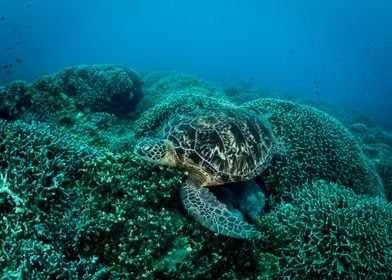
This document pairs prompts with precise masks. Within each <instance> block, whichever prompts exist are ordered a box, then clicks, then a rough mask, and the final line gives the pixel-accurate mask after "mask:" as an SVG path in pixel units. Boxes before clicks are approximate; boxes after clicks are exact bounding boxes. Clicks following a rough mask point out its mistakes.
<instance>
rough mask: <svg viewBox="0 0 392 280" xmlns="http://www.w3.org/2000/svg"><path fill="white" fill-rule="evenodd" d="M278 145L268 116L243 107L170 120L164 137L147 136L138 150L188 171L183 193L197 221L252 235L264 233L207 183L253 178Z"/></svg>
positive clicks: (197, 112) (220, 230) (223, 230)
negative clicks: (216, 193)
mask: <svg viewBox="0 0 392 280" xmlns="http://www.w3.org/2000/svg"><path fill="white" fill-rule="evenodd" d="M274 150H275V139H274V137H273V134H272V129H271V125H270V123H269V121H268V119H267V118H266V117H263V116H260V115H256V114H254V113H250V112H246V111H244V110H243V109H197V110H195V111H192V112H190V113H186V114H183V115H178V116H176V117H174V118H173V119H172V120H170V121H169V122H168V123H167V124H166V126H165V127H164V130H163V137H162V138H142V139H141V140H140V141H139V142H138V143H137V144H136V146H135V148H134V153H135V154H136V155H138V156H139V157H141V158H142V159H144V160H147V161H149V162H152V163H155V164H162V165H167V166H174V167H178V168H180V169H182V170H184V171H186V172H187V174H188V179H187V180H186V182H185V183H184V185H183V186H182V189H181V199H182V202H183V204H184V207H185V209H186V210H187V212H188V213H189V214H190V215H191V216H192V217H193V218H194V219H196V221H198V222H199V223H201V224H202V225H203V226H205V227H207V228H208V229H210V230H212V231H214V232H216V233H218V234H224V235H227V236H230V237H234V238H252V237H255V236H257V235H258V234H259V232H258V231H257V230H256V229H255V227H254V226H252V225H250V224H248V223H247V222H245V221H243V220H241V219H239V218H237V217H236V216H235V215H234V214H233V213H231V212H230V211H229V210H228V209H227V207H226V205H225V204H223V203H221V202H219V201H218V200H217V199H216V197H215V196H214V194H213V193H211V192H210V191H209V190H208V188H206V187H207V186H216V185H222V184H225V183H228V182H239V181H245V180H249V179H252V178H254V177H255V176H257V175H259V174H260V173H261V172H262V171H263V170H264V169H265V168H266V167H267V166H268V165H269V163H270V160H271V158H272V156H273V154H274Z"/></svg>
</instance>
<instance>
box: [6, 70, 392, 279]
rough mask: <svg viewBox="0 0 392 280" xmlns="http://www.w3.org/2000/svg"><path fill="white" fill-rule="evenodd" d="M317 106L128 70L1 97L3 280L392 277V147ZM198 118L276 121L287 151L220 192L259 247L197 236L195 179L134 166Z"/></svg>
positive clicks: (360, 118) (378, 134) (67, 74)
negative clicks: (176, 126) (186, 196)
mask: <svg viewBox="0 0 392 280" xmlns="http://www.w3.org/2000/svg"><path fill="white" fill-rule="evenodd" d="M306 104H307V102H306V100H303V99H300V98H299V97H296V96H295V95H293V94H291V93H285V92H281V91H278V90H273V89H268V88H266V89H262V88H256V87H252V86H249V85H247V84H237V85H232V86H226V87H218V86H214V85H213V84H210V83H208V82H206V81H203V80H201V79H199V78H197V77H194V76H190V75H186V74H181V73H176V72H172V71H149V72H139V73H137V72H135V71H134V70H131V69H128V68H124V67H120V66H114V65H91V66H84V65H83V66H77V67H72V68H68V69H64V70H63V71H61V72H58V73H55V74H51V75H46V76H42V77H40V78H38V79H37V80H36V81H34V82H33V83H32V84H28V83H26V82H23V81H14V82H12V83H9V84H7V85H4V86H3V87H0V212H1V216H0V240H1V247H0V274H1V279H391V278H392V243H391V242H392V206H391V203H390V201H391V200H392V179H391V178H392V134H391V133H388V132H387V131H386V130H385V129H382V128H381V127H380V126H379V125H378V124H377V122H375V121H374V120H373V119H372V118H370V117H368V116H365V115H361V114H359V113H357V112H347V111H346V110H345V109H344V108H339V107H337V106H334V105H330V104H323V103H319V104H308V105H306ZM315 106H316V107H318V108H315ZM197 108H217V109H219V108H225V109H230V108H242V109H244V110H248V111H252V112H255V113H257V114H268V115H270V117H269V120H270V122H271V124H272V128H273V131H274V134H275V136H276V138H277V139H278V140H279V142H280V143H284V146H285V152H284V153H282V154H278V155H276V156H275V157H274V158H273V159H272V162H271V164H270V166H269V167H268V168H267V169H266V170H265V171H264V172H263V173H262V174H260V176H258V177H257V178H256V179H255V181H254V182H252V183H248V184H234V185H231V186H226V187H225V186H224V187H215V190H214V191H215V192H216V195H217V196H218V197H219V198H220V199H222V200H223V201H224V202H225V203H226V204H227V206H228V207H229V208H230V209H231V210H232V211H234V212H237V213H239V215H241V216H242V217H244V219H247V220H248V222H249V223H252V224H254V225H255V226H256V228H257V229H258V230H259V231H260V232H261V235H260V236H259V237H258V238H256V239H245V240H241V239H233V238H230V237H226V236H221V235H216V234H214V233H213V232H211V231H209V230H207V229H206V228H204V227H203V226H201V225H200V224H198V223H197V222H196V221H194V220H193V219H192V218H191V217H190V216H188V215H187V214H186V212H185V210H184V209H183V207H182V204H181V201H180V199H179V195H178V193H179V190H180V188H181V184H182V182H183V181H184V178H185V175H184V174H183V173H181V172H180V171H178V170H176V169H174V168H166V167H161V166H154V165H152V164H148V163H146V162H143V161H141V160H140V159H138V158H136V157H135V156H134V155H133V154H132V148H133V146H134V145H135V143H136V141H137V139H138V138H140V137H142V136H159V135H160V131H161V129H162V126H163V125H164V124H165V123H166V122H167V121H168V120H169V119H170V118H171V117H173V116H175V115H177V114H180V113H185V112H189V111H192V110H194V109H197Z"/></svg>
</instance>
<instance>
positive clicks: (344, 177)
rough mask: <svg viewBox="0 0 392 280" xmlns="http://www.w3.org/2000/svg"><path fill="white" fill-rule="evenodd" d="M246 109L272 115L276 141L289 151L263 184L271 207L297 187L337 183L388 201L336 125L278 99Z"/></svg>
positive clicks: (266, 174) (355, 146) (315, 112)
mask: <svg viewBox="0 0 392 280" xmlns="http://www.w3.org/2000/svg"><path fill="white" fill-rule="evenodd" d="M242 107H243V108H245V109H248V110H253V111H255V112H258V113H271V114H272V116H271V117H270V119H269V120H270V121H271V123H272V127H273V130H274V133H275V136H276V137H277V138H278V139H279V141H281V142H282V144H283V145H284V146H285V149H286V153H285V155H281V156H278V157H276V158H275V160H274V161H273V162H272V164H271V166H270V167H269V168H268V169H267V170H266V171H265V172H264V173H263V174H262V175H261V176H260V178H259V183H260V184H261V185H263V186H264V191H265V193H266V195H267V196H270V198H269V201H270V203H272V202H273V201H272V198H274V197H275V198H278V199H280V198H282V196H284V195H285V194H286V193H288V192H290V189H291V187H292V186H295V185H301V184H302V183H306V182H309V181H311V180H315V179H324V180H327V181H331V182H336V183H338V184H340V185H343V186H346V187H349V188H352V189H353V190H354V191H355V192H356V193H359V194H370V195H381V196H383V186H382V185H381V186H380V185H377V186H375V183H377V180H376V179H375V178H376V177H377V174H374V172H373V170H372V169H371V167H370V166H369V165H368V162H367V159H366V157H365V156H364V154H363V153H362V151H361V148H360V147H359V145H358V144H357V142H356V141H355V139H354V137H353V136H352V135H351V134H350V132H349V131H348V130H347V129H346V128H345V127H344V126H343V125H342V124H340V123H339V122H338V121H337V120H336V119H334V118H332V117H331V116H329V115H327V114H325V113H323V112H321V111H319V110H317V109H314V108H312V107H309V106H305V105H299V104H295V103H292V102H289V101H282V100H276V99H259V100H255V101H251V102H248V103H245V104H244V105H243V106H242ZM271 195H272V196H271Z"/></svg>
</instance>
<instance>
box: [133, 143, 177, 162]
mask: <svg viewBox="0 0 392 280" xmlns="http://www.w3.org/2000/svg"><path fill="white" fill-rule="evenodd" d="M133 153H134V154H136V155H137V156H139V157H140V158H142V159H144V160H145V161H148V162H151V163H155V164H161V165H169V166H174V165H175V164H176V158H177V157H176V152H175V150H174V147H173V144H172V143H171V142H170V141H169V140H164V139H159V138H142V139H140V140H139V142H138V143H137V144H136V146H135V147H134V149H133Z"/></svg>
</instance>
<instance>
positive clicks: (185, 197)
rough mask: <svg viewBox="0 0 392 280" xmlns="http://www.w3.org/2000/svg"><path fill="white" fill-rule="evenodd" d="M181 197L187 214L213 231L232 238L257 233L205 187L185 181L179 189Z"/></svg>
mask: <svg viewBox="0 0 392 280" xmlns="http://www.w3.org/2000/svg"><path fill="white" fill-rule="evenodd" d="M181 199H182V202H183V204H184V207H185V209H186V210H187V211H188V213H189V215H191V216H192V217H193V218H194V219H195V220H196V221H198V222H199V223H201V224H202V225H203V226H205V227H206V228H208V229H210V230H212V231H213V232H216V233H218V234H224V235H227V236H230V237H234V238H253V237H256V236H257V235H258V234H259V232H258V231H257V230H256V229H255V227H253V226H252V225H250V224H248V223H246V222H244V221H242V220H240V219H238V218H237V217H236V216H234V215H233V214H232V213H231V212H230V211H229V210H228V209H227V207H226V205H225V204H223V203H221V202H219V201H218V200H217V199H216V197H215V196H214V195H213V194H212V193H211V192H209V191H208V189H207V188H203V187H197V186H196V185H195V184H193V183H192V182H190V181H187V182H186V183H185V184H184V185H183V187H182V189H181Z"/></svg>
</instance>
